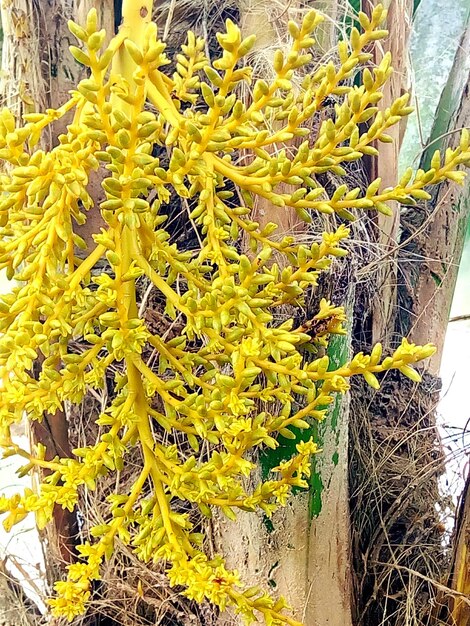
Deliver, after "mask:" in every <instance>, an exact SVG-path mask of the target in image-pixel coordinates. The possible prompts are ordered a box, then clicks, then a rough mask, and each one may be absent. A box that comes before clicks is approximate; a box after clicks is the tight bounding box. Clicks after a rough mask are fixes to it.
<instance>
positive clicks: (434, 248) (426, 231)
mask: <svg viewBox="0 0 470 626" xmlns="http://www.w3.org/2000/svg"><path fill="white" fill-rule="evenodd" d="M468 50H470V26H469V27H467V29H466V31H465V32H464V34H463V37H462V40H461V42H460V46H459V48H458V50H457V54H456V58H455V63H454V67H453V70H452V73H451V75H450V78H449V82H448V84H447V87H446V89H445V90H444V92H443V94H442V98H441V102H440V105H439V109H440V110H441V111H448V113H449V116H448V118H447V123H446V125H445V126H444V127H442V125H441V124H442V122H441V123H440V124H439V126H438V128H434V129H433V132H432V133H431V142H432V143H431V144H430V146H429V148H428V150H427V151H426V152H425V154H424V155H423V159H422V162H421V167H429V161H430V157H431V156H432V154H433V152H434V150H437V149H439V150H440V151H441V154H444V152H445V150H446V149H447V148H449V147H450V148H452V147H455V144H456V142H458V140H459V133H458V132H456V133H453V132H451V131H452V129H454V128H455V129H461V128H469V127H470V61H469V59H468ZM449 131H450V132H449ZM469 215H470V181H469V177H468V176H467V178H466V180H465V183H464V186H463V187H462V186H459V185H457V184H456V183H453V182H452V181H445V182H443V183H442V184H441V185H440V186H439V188H438V189H437V190H436V191H435V192H434V194H433V197H432V199H431V200H429V201H428V202H426V203H425V205H424V206H423V207H421V208H420V210H419V211H416V210H410V211H408V212H407V213H406V214H405V216H404V219H403V225H404V229H403V233H402V237H401V247H402V250H401V258H402V262H403V265H404V267H405V268H406V270H405V271H406V274H407V276H408V277H409V282H408V283H407V284H406V285H405V286H404V288H403V289H402V290H401V291H402V298H403V297H404V301H405V303H406V304H405V306H406V307H407V308H406V310H407V311H408V315H409V317H407V318H406V319H405V321H406V323H407V324H408V327H407V328H406V327H405V328H403V331H404V332H405V333H407V332H409V333H410V337H411V339H412V340H413V341H414V342H415V343H420V342H426V341H427V340H429V338H431V339H432V341H433V342H434V343H435V344H436V346H437V348H438V349H437V352H436V354H435V355H434V356H433V357H431V359H430V368H429V369H430V371H431V373H433V374H435V375H437V374H438V373H439V367H440V362H441V356H442V349H443V347H444V339H445V334H446V330H447V322H448V320H449V313H450V307H451V303H452V295H453V293H454V290H455V284H456V281H457V273H458V269H459V263H460V259H461V256H462V251H463V246H464V241H465V232H466V229H467V224H468V219H469ZM416 261H417V262H416ZM407 303H410V306H409V307H408V304H407ZM400 330H401V329H400ZM426 338H427V339H426Z"/></svg>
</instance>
